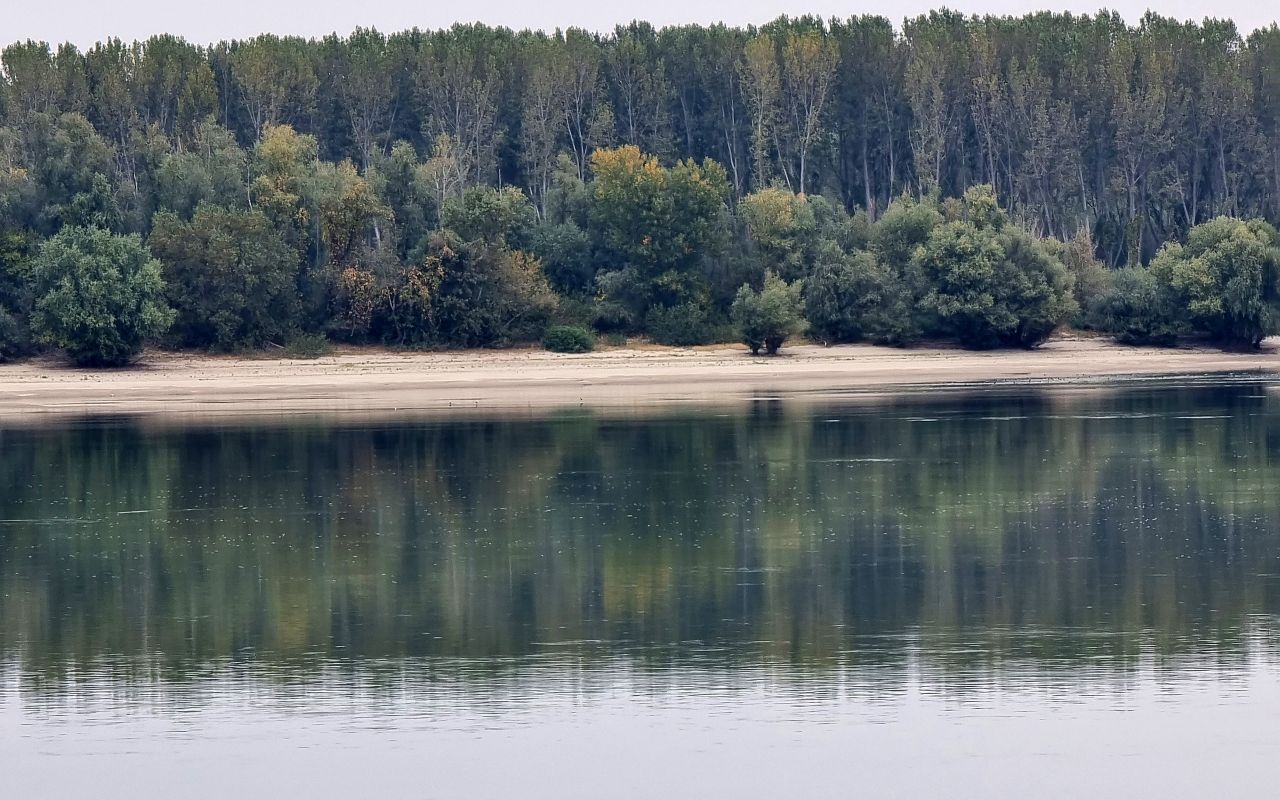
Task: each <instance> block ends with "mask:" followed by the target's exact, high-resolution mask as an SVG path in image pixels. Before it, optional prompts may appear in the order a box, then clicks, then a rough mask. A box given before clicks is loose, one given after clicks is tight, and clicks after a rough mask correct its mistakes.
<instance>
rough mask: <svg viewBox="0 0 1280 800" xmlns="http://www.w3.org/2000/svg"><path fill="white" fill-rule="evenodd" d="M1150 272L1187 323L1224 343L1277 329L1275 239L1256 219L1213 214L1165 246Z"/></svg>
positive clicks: (1279, 296) (1254, 342)
mask: <svg viewBox="0 0 1280 800" xmlns="http://www.w3.org/2000/svg"><path fill="white" fill-rule="evenodd" d="M1151 272H1152V274H1153V275H1154V276H1155V278H1156V281H1157V282H1158V283H1159V285H1160V286H1161V288H1163V289H1167V290H1168V291H1169V292H1170V294H1171V296H1172V299H1173V302H1174V303H1175V304H1176V306H1177V307H1178V308H1179V309H1180V310H1182V311H1185V313H1186V318H1187V320H1188V321H1189V322H1190V324H1191V327H1192V328H1193V329H1194V330H1196V331H1197V332H1201V333H1204V334H1206V335H1207V336H1209V337H1210V338H1212V339H1215V340H1217V341H1219V342H1222V343H1223V344H1225V345H1228V346H1238V347H1255V348H1256V347H1257V346H1258V345H1259V344H1261V343H1262V340H1263V338H1264V337H1266V336H1269V335H1271V334H1274V333H1276V332H1278V331H1280V237H1277V234H1276V231H1275V229H1274V228H1272V227H1271V226H1270V225H1268V224H1266V223H1265V222H1262V221H1261V220H1250V221H1242V220H1237V219H1230V218H1228V217H1218V218H1217V219H1214V220H1210V221H1209V222H1206V223H1204V224H1202V225H1197V226H1196V227H1194V228H1192V229H1191V232H1190V233H1189V234H1188V236H1187V243H1186V244H1185V245H1180V244H1177V243H1170V244H1166V245H1165V246H1164V247H1163V248H1161V250H1160V252H1159V254H1157V256H1156V258H1155V260H1154V261H1152V262H1151Z"/></svg>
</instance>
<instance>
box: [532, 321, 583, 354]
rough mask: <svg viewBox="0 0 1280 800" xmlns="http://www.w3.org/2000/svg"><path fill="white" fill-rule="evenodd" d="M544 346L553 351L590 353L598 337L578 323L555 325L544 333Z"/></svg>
mask: <svg viewBox="0 0 1280 800" xmlns="http://www.w3.org/2000/svg"><path fill="white" fill-rule="evenodd" d="M542 346H543V347H544V348H546V349H547V350H550V351H551V352H553V353H590V352H591V351H592V350H594V349H596V337H595V336H594V335H593V334H592V333H591V331H589V330H587V329H586V328H583V327H579V326H577V325H554V326H552V327H550V328H547V332H546V333H544V334H543V335H542Z"/></svg>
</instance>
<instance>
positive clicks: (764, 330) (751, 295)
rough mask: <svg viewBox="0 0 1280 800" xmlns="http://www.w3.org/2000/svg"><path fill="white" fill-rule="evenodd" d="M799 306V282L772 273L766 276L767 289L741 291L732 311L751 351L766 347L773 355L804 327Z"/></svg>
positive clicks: (757, 352)
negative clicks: (791, 281)
mask: <svg viewBox="0 0 1280 800" xmlns="http://www.w3.org/2000/svg"><path fill="white" fill-rule="evenodd" d="M800 308H801V305H800V283H799V282H796V283H790V284H789V283H787V282H786V281H784V280H782V279H781V278H779V277H778V276H777V275H774V274H772V273H770V274H769V275H766V276H765V279H764V288H762V289H761V290H760V291H758V292H757V291H756V290H754V289H752V288H751V287H750V286H743V287H742V288H741V289H739V290H738V296H737V297H736V298H735V299H734V301H733V309H732V312H731V313H732V315H733V321H734V324H736V325H737V326H738V332H739V334H740V335H741V336H742V341H743V343H745V344H746V345H747V347H750V348H751V353H752V354H753V355H759V353H760V348H761V347H763V348H764V350H765V352H766V353H768V354H769V355H771V356H772V355H776V354H777V352H778V349H779V348H781V347H782V344H783V342H785V341H786V340H787V337H789V336H794V335H795V334H797V333H799V332H800V331H801V330H803V329H804V318H803V317H802V316H801V315H800Z"/></svg>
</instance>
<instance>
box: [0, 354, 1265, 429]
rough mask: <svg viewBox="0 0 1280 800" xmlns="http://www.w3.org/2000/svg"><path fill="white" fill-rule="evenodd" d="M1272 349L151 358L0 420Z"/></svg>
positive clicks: (14, 384) (1116, 366)
mask: <svg viewBox="0 0 1280 800" xmlns="http://www.w3.org/2000/svg"><path fill="white" fill-rule="evenodd" d="M1269 344H1271V345H1272V346H1270V347H1267V348H1266V349H1264V350H1263V351H1262V352H1260V353H1247V354H1241V353H1223V352H1220V351H1217V350H1210V349H1198V348H1181V349H1176V350H1160V349H1137V348H1127V347H1121V346H1118V345H1114V344H1111V343H1109V342H1106V341H1101V340H1096V339H1061V340H1057V341H1053V342H1050V343H1048V344H1046V345H1045V346H1044V347H1042V348H1040V349H1039V350H1034V351H1007V350H1006V351H998V352H984V353H973V352H966V351H962V350H950V349H930V348H920V349H913V350H896V349H891V348H882V347H872V346H864V345H849V346H842V347H829V348H827V347H818V346H809V345H805V346H797V347H789V348H787V349H786V350H785V351H784V353H785V355H783V356H780V357H778V358H752V357H751V356H749V355H748V354H747V353H746V351H745V350H743V349H739V348H730V347H721V348H699V349H692V350H668V349H616V350H606V351H602V352H597V353H589V354H585V355H557V354H552V353H546V352H542V351H539V350H513V351H471V352H452V353H399V352H388V351H383V350H350V351H345V352H340V353H337V354H335V355H332V356H328V357H325V358H321V359H316V360H312V361H306V360H294V359H278V360H277V359H260V358H250V359H245V358H233V357H213V356H198V355H174V354H167V353H154V354H149V355H148V356H147V357H146V358H144V359H143V360H142V362H140V363H139V364H138V365H137V366H135V367H133V368H130V369H125V370H109V371H108V370H83V369H75V368H71V367H68V366H66V365H64V364H63V363H61V362H58V361H56V360H41V361H35V362H29V363H25V364H13V365H5V366H0V417H9V418H12V417H14V416H24V417H31V416H33V415H47V414H71V415H84V414H172V415H200V416H207V415H239V414H273V413H291V412H357V411H359V412H392V411H432V410H440V409H449V408H454V409H458V408H469V409H488V410H518V409H539V408H540V409H546V408H554V407H558V406H577V405H591V406H610V407H619V406H641V405H654V404H670V403H718V402H739V401H742V400H744V399H749V398H751V397H753V396H759V395H761V394H779V393H781V394H788V395H792V396H794V397H797V398H810V399H812V398H823V397H829V396H830V395H831V394H833V393H845V392H850V391H866V392H875V391H884V390H890V389H893V388H894V387H916V388H920V387H924V386H947V385H964V384H974V383H983V382H999V381H1014V382H1028V383H1040V382H1059V381H1088V380H1092V379H1098V380H1115V379H1120V378H1125V377H1140V376H1155V375H1168V374H1207V373H1218V372H1250V371H1263V372H1265V373H1275V372H1277V371H1280V354H1278V352H1277V348H1276V347H1275V346H1274V343H1269Z"/></svg>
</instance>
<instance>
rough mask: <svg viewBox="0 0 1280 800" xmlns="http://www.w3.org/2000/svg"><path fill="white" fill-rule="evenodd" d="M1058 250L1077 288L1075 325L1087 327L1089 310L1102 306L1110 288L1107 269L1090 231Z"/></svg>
mask: <svg viewBox="0 0 1280 800" xmlns="http://www.w3.org/2000/svg"><path fill="white" fill-rule="evenodd" d="M1058 249H1059V258H1060V259H1061V261H1062V265H1063V266H1065V267H1066V268H1067V271H1068V272H1070V273H1071V277H1072V280H1073V285H1074V287H1075V288H1074V296H1075V301H1076V307H1077V309H1079V310H1078V311H1077V313H1076V318H1075V320H1074V324H1075V325H1077V326H1080V327H1087V326H1089V325H1090V324H1091V317H1090V314H1089V310H1090V309H1092V308H1094V307H1096V306H1097V305H1098V303H1099V302H1100V301H1101V300H1102V298H1103V296H1104V295H1106V293H1107V291H1108V289H1109V287H1110V283H1109V278H1108V275H1107V268H1106V267H1105V266H1104V265H1103V263H1102V262H1101V261H1099V260H1098V259H1097V257H1096V256H1094V252H1093V250H1094V248H1093V238H1092V237H1090V236H1089V233H1088V231H1083V230H1082V231H1080V232H1079V233H1078V234H1076V235H1075V236H1074V237H1073V238H1072V239H1071V240H1070V241H1068V242H1066V243H1065V244H1061V245H1059V246H1058Z"/></svg>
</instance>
